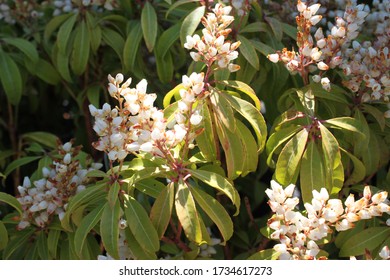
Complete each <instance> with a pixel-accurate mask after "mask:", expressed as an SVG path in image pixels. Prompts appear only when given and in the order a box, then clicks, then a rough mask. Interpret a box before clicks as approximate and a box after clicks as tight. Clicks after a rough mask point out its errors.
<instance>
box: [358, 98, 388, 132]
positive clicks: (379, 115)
mask: <svg viewBox="0 0 390 280" xmlns="http://www.w3.org/2000/svg"><path fill="white" fill-rule="evenodd" d="M362 109H363V111H364V112H366V113H368V114H370V115H371V116H373V117H374V119H375V120H376V121H377V122H378V124H379V127H380V128H381V130H382V131H384V130H385V127H386V119H385V115H384V114H383V112H382V111H381V110H379V109H378V108H376V107H374V106H372V105H369V104H363V105H362Z"/></svg>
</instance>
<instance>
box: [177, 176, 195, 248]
mask: <svg viewBox="0 0 390 280" xmlns="http://www.w3.org/2000/svg"><path fill="white" fill-rule="evenodd" d="M175 207H176V214H177V217H178V218H179V221H180V223H181V225H182V227H183V229H184V233H185V235H186V236H187V238H188V239H189V240H191V241H194V242H195V243H198V244H199V243H201V242H202V230H201V227H200V222H199V216H198V211H197V210H196V206H195V201H194V198H193V196H192V194H191V192H190V190H189V188H188V187H187V185H186V184H185V183H184V182H183V181H182V180H179V182H178V188H177V192H176V195H175Z"/></svg>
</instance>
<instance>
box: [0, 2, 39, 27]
mask: <svg viewBox="0 0 390 280" xmlns="http://www.w3.org/2000/svg"><path fill="white" fill-rule="evenodd" d="M8 2H10V1H4V0H0V21H1V20H3V21H4V22H6V23H8V24H15V23H16V22H17V21H22V22H26V23H28V22H30V21H32V20H34V19H36V18H39V17H41V16H43V7H45V1H43V2H42V1H40V2H42V3H37V2H38V1H31V0H29V1H12V2H13V3H12V4H9V3H8Z"/></svg>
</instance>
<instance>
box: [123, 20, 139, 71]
mask: <svg viewBox="0 0 390 280" xmlns="http://www.w3.org/2000/svg"><path fill="white" fill-rule="evenodd" d="M141 39H142V27H141V24H140V23H139V22H138V21H137V22H135V23H134V25H133V27H132V29H131V31H130V33H129V35H128V36H127V38H126V42H125V45H124V48H123V63H124V66H125V69H127V70H133V69H134V65H135V59H136V58H137V55H138V49H139V46H140V42H141Z"/></svg>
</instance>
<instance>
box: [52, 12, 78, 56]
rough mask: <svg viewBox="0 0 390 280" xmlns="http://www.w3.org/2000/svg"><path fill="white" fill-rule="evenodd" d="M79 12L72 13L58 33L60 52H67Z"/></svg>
mask: <svg viewBox="0 0 390 280" xmlns="http://www.w3.org/2000/svg"><path fill="white" fill-rule="evenodd" d="M77 16H78V15H77V14H74V15H72V16H71V17H69V18H68V19H66V21H65V22H64V23H63V24H62V25H61V27H60V29H59V30H58V34H57V45H58V49H59V51H60V52H62V53H63V54H66V53H67V49H68V46H69V42H70V36H71V33H72V30H73V27H74V25H75V23H76V19H77Z"/></svg>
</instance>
